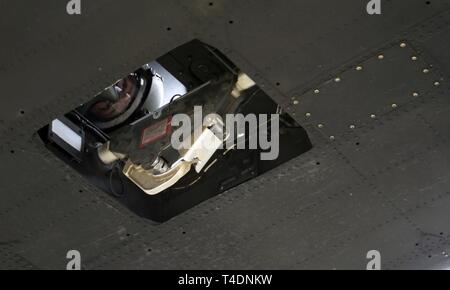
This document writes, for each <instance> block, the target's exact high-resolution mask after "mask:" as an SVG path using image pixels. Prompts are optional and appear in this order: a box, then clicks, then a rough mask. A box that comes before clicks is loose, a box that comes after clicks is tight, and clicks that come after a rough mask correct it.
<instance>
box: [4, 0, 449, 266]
mask: <svg viewBox="0 0 450 290" xmlns="http://www.w3.org/2000/svg"><path fill="white" fill-rule="evenodd" d="M35 2H36V3H34V2H30V1H9V2H7V3H6V2H2V3H1V4H0V5H1V7H2V11H3V12H5V11H8V13H4V14H3V15H2V18H1V19H0V28H1V31H2V35H4V38H5V39H7V41H4V42H3V43H2V46H1V48H0V83H1V86H0V87H1V88H2V106H0V138H1V140H2V142H1V143H0V158H1V160H2V162H1V164H0V173H1V174H0V185H1V188H0V198H1V202H0V230H1V231H0V261H1V263H0V268H21V269H27V268H32V269H35V268H44V269H64V268H65V263H66V262H67V260H66V252H67V251H68V250H70V249H77V250H80V252H81V253H82V265H83V268H85V269H105V268H127V269H129V268H137V269H144V268H145V269H147V268H148V269H158V268H164V269H174V268H183V269H192V268H196V269H198V268H208V269H210V268H213V269H223V268H229V269H234V268H248V269H255V268H282V269H284V268H289V269H297V268H321V269H322V268H324V269H332V268H337V269H341V268H355V269H364V268H365V265H366V263H367V260H366V258H365V255H366V253H367V251H368V250H371V249H378V250H380V251H381V253H382V257H383V258H382V259H383V267H384V268H393V269H396V268H425V267H426V268H433V267H441V266H442V263H444V262H445V261H446V259H447V257H446V256H445V255H444V254H442V253H443V252H446V251H449V250H450V249H449V248H448V236H449V233H450V229H449V224H448V222H447V221H448V220H449V218H450V216H449V215H450V211H449V210H448V206H449V194H448V190H447V188H448V180H449V175H448V166H449V165H448V164H449V151H448V144H447V143H448V140H449V138H450V136H449V130H448V129H449V128H448V126H449V125H448V124H450V115H449V114H448V108H449V106H448V105H449V101H448V100H449V98H450V94H449V90H448V84H447V81H448V78H449V72H450V68H449V64H450V54H449V50H448V47H449V46H450V43H449V42H450V39H449V37H448V35H450V34H449V33H448V32H449V21H450V12H449V10H448V9H449V8H450V7H449V3H448V1H446V0H433V1H431V2H430V3H431V4H427V1H422V0H411V1H388V0H386V1H383V14H382V15H381V16H368V15H367V14H366V12H365V4H366V3H365V1H360V0H354V1H325V0H321V1H317V0H314V1H313V0H311V1H283V2H282V3H280V1H278V2H277V1H269V0H267V1H266V0H264V1H260V0H258V1H235V0H234V1H218V0H216V1H204V0H194V1H182V0H179V1H160V2H155V1H137V0H132V1H111V0H101V1H95V2H92V1H82V2H83V12H82V15H81V16H68V15H67V14H66V13H65V3H64V1H62V2H61V1H47V2H46V3H45V4H43V3H40V2H39V3H37V1H35ZM84 2H86V3H84ZM210 2H211V3H213V5H210V4H209V3H210ZM194 38H198V39H200V40H202V41H205V42H206V43H209V44H211V45H213V46H216V47H217V48H218V49H220V50H221V51H222V52H224V53H225V54H226V55H227V56H228V57H230V59H231V60H232V61H234V62H235V63H236V65H238V66H239V67H241V68H242V69H243V70H244V71H246V72H247V73H248V74H249V75H250V76H251V77H252V78H254V79H255V81H257V83H258V84H260V85H261V86H262V87H263V89H264V90H265V91H266V92H267V93H268V94H269V95H271V96H273V97H274V98H275V99H276V100H277V101H278V102H280V103H281V104H283V106H284V108H285V109H289V110H291V112H295V113H296V118H297V119H298V120H299V121H300V122H301V123H302V124H304V125H305V127H306V129H307V130H308V133H309V134H310V136H311V138H312V140H313V143H314V148H313V150H311V151H310V152H308V153H306V154H305V155H302V156H300V157H299V158H296V159H294V160H291V161H290V162H288V163H286V164H284V165H282V166H280V167H278V168H276V169H274V170H273V171H270V172H268V173H267V174H265V175H263V176H260V177H258V178H257V179H255V180H251V181H249V182H247V183H245V184H243V185H241V186H238V187H236V188H234V189H232V190H230V191H228V192H226V193H224V194H222V195H220V196H217V197H215V198H213V199H210V200H208V201H206V202H204V203H202V204H200V205H198V206H196V207H195V208H193V209H191V210H189V211H188V212H186V213H184V214H182V215H180V216H178V217H176V218H174V219H172V220H170V221H168V222H167V223H164V224H160V225H155V224H153V223H151V222H149V221H147V220H142V219H140V218H138V217H137V216H135V215H134V214H133V213H131V212H129V211H128V210H127V209H126V208H123V207H122V206H121V205H120V204H119V203H118V202H117V201H115V200H114V199H113V198H112V197H110V196H108V195H106V194H105V193H103V192H101V191H99V190H98V189H96V188H95V187H93V186H92V185H90V184H89V183H87V181H86V180H84V179H83V178H82V177H80V176H79V175H78V174H76V173H75V172H74V171H72V170H71V169H70V168H69V167H67V166H66V165H64V164H63V163H62V162H60V161H59V160H58V159H57V158H55V157H53V156H52V155H51V154H49V153H48V152H47V151H46V150H45V148H44V147H43V146H42V144H41V143H40V141H39V139H38V138H37V136H36V135H35V131H36V130H37V129H38V128H40V127H41V126H43V125H44V124H46V123H48V122H49V120H51V119H52V118H54V117H55V116H57V115H59V114H61V113H62V112H65V111H67V110H68V109H69V108H72V107H74V106H76V105H77V104H80V103H82V102H84V101H85V100H87V99H89V98H90V97H91V96H92V95H93V94H95V93H96V92H98V91H100V90H102V89H103V88H104V87H106V86H107V85H109V84H110V83H112V82H114V80H116V79H118V78H119V77H121V76H122V75H124V74H126V73H127V72H129V71H132V70H133V69H135V68H136V67H138V66H139V65H142V64H143V63H145V62H146V61H148V60H151V59H154V58H156V57H158V56H159V55H162V54H164V53H165V52H167V51H169V50H170V49H172V48H174V47H176V46H177V45H180V44H183V43H185V42H187V41H189V40H191V39H194ZM401 43H405V44H406V47H401V46H400V44H401ZM380 54H383V56H384V57H383V58H382V59H379V58H378V56H379V55H380ZM413 55H416V56H417V57H418V59H417V60H416V61H413V60H412V59H411V57H412V56H413ZM358 66H361V68H360V69H357V67H358ZM424 69H428V70H429V72H427V73H425V72H424V71H423V70H424ZM336 78H339V81H336ZM436 82H439V84H438V85H435V83H436ZM316 89H318V90H319V93H318V94H314V91H315V90H316ZM415 92H417V93H418V95H413V93H415ZM293 97H299V98H298V104H296V105H294V103H293V99H292V98H293ZM302 97H303V98H302ZM393 104H395V105H396V106H395V108H394V107H392V105H393ZM330 108H331V109H332V110H331V109H330ZM306 113H310V114H311V117H310V118H308V119H306V118H304V116H305V115H306ZM372 115H373V116H372ZM319 124H322V125H323V126H322V127H321V128H319V127H318V125H319ZM352 125H353V126H354V127H352V128H353V129H351V128H350V127H351V126H352ZM330 137H333V138H330ZM357 143H358V144H357Z"/></svg>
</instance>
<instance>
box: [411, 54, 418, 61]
mask: <svg viewBox="0 0 450 290" xmlns="http://www.w3.org/2000/svg"><path fill="white" fill-rule="evenodd" d="M418 59H419V58H418V57H417V56H415V55H414V56H412V57H411V60H413V61H416V60H418Z"/></svg>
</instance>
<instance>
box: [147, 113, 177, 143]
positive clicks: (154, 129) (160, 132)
mask: <svg viewBox="0 0 450 290" xmlns="http://www.w3.org/2000/svg"><path fill="white" fill-rule="evenodd" d="M170 119H171V118H170V117H169V118H166V119H164V120H162V121H159V122H158V123H155V124H153V125H151V126H149V127H147V128H145V129H144V130H142V137H141V146H140V147H141V148H143V147H144V146H145V145H147V144H149V143H152V142H154V141H156V140H158V139H161V138H162V137H164V136H166V135H167V134H169V133H170V131H171V130H172V126H171V125H170Z"/></svg>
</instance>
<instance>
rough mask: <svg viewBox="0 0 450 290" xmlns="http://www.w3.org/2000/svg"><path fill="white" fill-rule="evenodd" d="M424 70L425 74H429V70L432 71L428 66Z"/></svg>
mask: <svg viewBox="0 0 450 290" xmlns="http://www.w3.org/2000/svg"><path fill="white" fill-rule="evenodd" d="M422 72H423V73H424V74H427V73H429V72H430V70H429V69H427V68H424V69H423V71H422Z"/></svg>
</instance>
